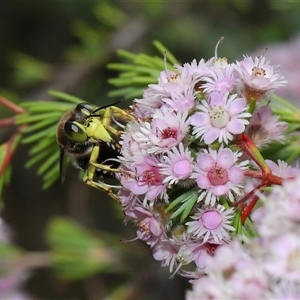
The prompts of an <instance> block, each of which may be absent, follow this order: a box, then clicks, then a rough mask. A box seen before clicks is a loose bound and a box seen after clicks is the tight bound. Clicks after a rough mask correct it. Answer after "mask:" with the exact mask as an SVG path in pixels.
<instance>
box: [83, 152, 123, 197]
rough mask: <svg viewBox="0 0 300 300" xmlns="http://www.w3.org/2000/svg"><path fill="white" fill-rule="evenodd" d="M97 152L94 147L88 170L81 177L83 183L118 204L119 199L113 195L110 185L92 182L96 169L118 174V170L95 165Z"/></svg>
mask: <svg viewBox="0 0 300 300" xmlns="http://www.w3.org/2000/svg"><path fill="white" fill-rule="evenodd" d="M99 151H100V148H99V146H95V147H94V148H93V150H92V153H91V157H90V161H89V165H88V168H87V169H86V171H85V173H84V175H83V181H84V182H85V183H86V184H88V185H89V186H92V187H94V188H97V189H99V190H101V191H103V192H105V193H107V194H108V195H109V196H110V197H111V198H113V199H114V200H116V201H117V202H120V199H119V198H118V197H117V196H116V195H115V194H114V192H113V190H112V187H111V186H110V185H108V184H106V183H104V182H101V181H94V176H95V172H96V169H103V170H107V171H109V172H120V170H119V169H112V168H110V167H109V166H107V165H102V164H96V163H95V161H96V159H97V157H98V155H99Z"/></svg>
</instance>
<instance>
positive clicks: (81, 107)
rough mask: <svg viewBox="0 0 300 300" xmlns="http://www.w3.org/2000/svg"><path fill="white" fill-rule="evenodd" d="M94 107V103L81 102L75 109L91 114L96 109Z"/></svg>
mask: <svg viewBox="0 0 300 300" xmlns="http://www.w3.org/2000/svg"><path fill="white" fill-rule="evenodd" d="M94 109H95V108H94V107H92V105H90V104H89V103H79V104H78V105H77V106H76V108H75V110H76V112H78V113H82V114H84V115H86V116H89V115H90V114H91V113H92V112H93V111H94Z"/></svg>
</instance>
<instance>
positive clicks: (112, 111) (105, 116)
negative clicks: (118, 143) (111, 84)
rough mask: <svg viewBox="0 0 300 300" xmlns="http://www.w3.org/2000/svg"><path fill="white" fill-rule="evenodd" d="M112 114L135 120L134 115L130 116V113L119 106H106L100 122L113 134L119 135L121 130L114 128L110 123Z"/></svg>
mask: <svg viewBox="0 0 300 300" xmlns="http://www.w3.org/2000/svg"><path fill="white" fill-rule="evenodd" d="M112 115H113V116H114V117H116V118H118V117H124V118H125V119H129V120H135V117H134V116H132V115H131V114H129V113H128V112H126V111H124V110H123V109H121V108H119V107H116V106H110V107H109V108H107V109H106V110H105V112H104V114H103V118H102V124H103V126H104V127H105V129H106V130H107V131H109V132H111V133H113V134H114V135H115V136H120V135H121V134H122V133H123V131H120V130H117V129H116V128H114V127H113V126H111V125H110V123H111V117H112Z"/></svg>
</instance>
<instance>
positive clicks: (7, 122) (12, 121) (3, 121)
mask: <svg viewBox="0 0 300 300" xmlns="http://www.w3.org/2000/svg"><path fill="white" fill-rule="evenodd" d="M15 123H16V120H15V118H14V117H9V118H5V119H1V120H0V127H5V126H11V125H15Z"/></svg>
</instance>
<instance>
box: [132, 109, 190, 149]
mask: <svg viewBox="0 0 300 300" xmlns="http://www.w3.org/2000/svg"><path fill="white" fill-rule="evenodd" d="M189 123H190V122H189V119H188V112H187V111H185V112H178V113H176V112H174V111H172V110H170V109H169V108H167V107H162V109H161V110H157V111H156V112H155V114H154V115H153V118H152V120H151V121H150V122H142V121H140V122H139V129H138V130H137V131H136V132H134V133H133V134H132V138H133V139H134V140H135V141H137V142H138V143H139V146H140V147H141V148H142V149H145V150H147V153H155V154H157V153H161V152H165V151H166V150H168V149H171V148H172V147H174V146H177V145H178V144H179V143H180V142H181V141H182V140H183V139H184V138H185V137H186V135H187V133H188V130H189Z"/></svg>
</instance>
